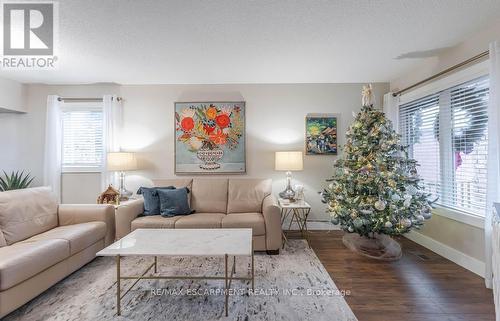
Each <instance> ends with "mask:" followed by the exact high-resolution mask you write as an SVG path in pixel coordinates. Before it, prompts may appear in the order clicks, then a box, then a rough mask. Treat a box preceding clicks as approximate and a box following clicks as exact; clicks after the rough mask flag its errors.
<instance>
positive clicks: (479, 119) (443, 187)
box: [399, 76, 489, 215]
mask: <svg viewBox="0 0 500 321" xmlns="http://www.w3.org/2000/svg"><path fill="white" fill-rule="evenodd" d="M488 98H489V79H488V77H487V76H483V77H480V78H477V79H474V80H471V81H469V82H466V83H463V84H461V85H458V86H454V87H451V88H448V89H446V90H443V91H440V92H436V93H434V94H431V95H428V96H426V97H423V98H420V99H417V100H414V101H411V102H408V103H406V104H403V105H401V106H399V123H400V131H401V135H402V142H403V144H405V145H408V146H409V153H410V156H411V157H413V158H415V159H416V160H417V161H418V162H419V164H420V166H419V168H418V173H419V176H420V177H421V178H422V179H423V185H424V187H425V188H426V190H427V191H429V192H430V193H432V194H434V195H436V196H438V197H439V199H438V201H437V204H440V205H442V206H445V207H450V208H453V209H456V210H459V211H465V212H469V213H473V214H477V215H484V211H485V209H486V179H487V170H486V161H487V145H488V142H487V139H488V133H487V123H488V117H487V106H488Z"/></svg>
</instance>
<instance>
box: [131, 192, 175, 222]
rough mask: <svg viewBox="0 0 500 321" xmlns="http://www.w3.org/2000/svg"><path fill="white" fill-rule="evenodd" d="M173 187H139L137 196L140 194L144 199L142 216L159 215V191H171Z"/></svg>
mask: <svg viewBox="0 0 500 321" xmlns="http://www.w3.org/2000/svg"><path fill="white" fill-rule="evenodd" d="M173 189H175V187H173V186H166V187H141V188H139V190H138V191H137V194H139V195H140V194H142V196H143V197H144V215H145V216H148V215H160V197H159V196H158V191H159V190H173Z"/></svg>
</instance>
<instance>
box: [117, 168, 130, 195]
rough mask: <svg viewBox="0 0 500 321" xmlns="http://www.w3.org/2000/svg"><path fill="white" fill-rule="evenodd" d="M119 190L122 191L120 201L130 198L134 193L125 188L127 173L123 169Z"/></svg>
mask: <svg viewBox="0 0 500 321" xmlns="http://www.w3.org/2000/svg"><path fill="white" fill-rule="evenodd" d="M118 192H119V193H120V201H126V200H128V199H129V197H130V196H132V194H133V193H132V192H131V191H129V190H127V189H126V188H125V173H124V172H123V171H122V172H120V188H119V189H118Z"/></svg>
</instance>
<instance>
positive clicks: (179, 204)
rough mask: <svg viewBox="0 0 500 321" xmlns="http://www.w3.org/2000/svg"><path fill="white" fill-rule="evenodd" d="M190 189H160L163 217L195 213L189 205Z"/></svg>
mask: <svg viewBox="0 0 500 321" xmlns="http://www.w3.org/2000/svg"><path fill="white" fill-rule="evenodd" d="M188 193H189V189H187V188H186V187H183V188H178V189H159V190H158V195H159V197H160V213H161V216H175V215H188V214H191V213H193V212H194V211H192V210H191V208H190V207H189V203H188Z"/></svg>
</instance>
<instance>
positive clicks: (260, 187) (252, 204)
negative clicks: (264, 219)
mask: <svg viewBox="0 0 500 321" xmlns="http://www.w3.org/2000/svg"><path fill="white" fill-rule="evenodd" d="M271 192H272V180H271V179H253V178H250V179H248V178H247V179H245V178H243V179H229V187H228V193H229V196H228V201H227V213H228V214H231V213H245V212H262V202H263V201H264V198H265V197H266V196H268V195H269V194H271Z"/></svg>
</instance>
